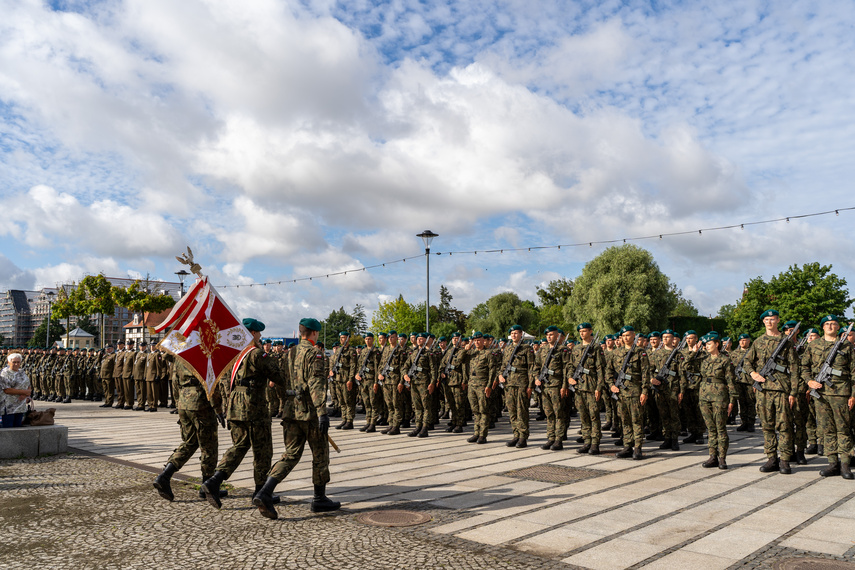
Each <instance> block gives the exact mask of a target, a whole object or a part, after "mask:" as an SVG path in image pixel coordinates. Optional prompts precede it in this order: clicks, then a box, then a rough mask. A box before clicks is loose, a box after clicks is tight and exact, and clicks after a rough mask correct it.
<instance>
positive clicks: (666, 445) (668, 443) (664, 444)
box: [659, 439, 673, 449]
mask: <svg viewBox="0 0 855 570" xmlns="http://www.w3.org/2000/svg"><path fill="white" fill-rule="evenodd" d="M672 443H673V440H672V439H666V440H665V441H663V442H662V443H661V444H660V445H659V449H671V444H672Z"/></svg>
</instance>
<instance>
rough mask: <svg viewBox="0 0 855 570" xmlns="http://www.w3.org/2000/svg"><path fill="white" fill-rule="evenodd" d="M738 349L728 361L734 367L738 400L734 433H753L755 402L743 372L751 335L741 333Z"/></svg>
mask: <svg viewBox="0 0 855 570" xmlns="http://www.w3.org/2000/svg"><path fill="white" fill-rule="evenodd" d="M737 340H738V342H739V346H738V348H736V349H735V350H733V351H732V352H731V353H730V361H731V362H732V363H733V366H734V374H735V377H736V394H737V396H736V397H737V399H738V400H739V420H740V422H739V425H738V426H737V427H736V431H747V432H749V433H753V432H754V422H755V421H756V420H757V401H756V399H755V397H754V389H753V388H752V387H751V385H752V384H753V382H751V378H749V376H748V374H747V373H746V372H745V366H744V365H745V355H746V354H748V348H749V347H750V346H751V335H750V334H746V333H742V334H740V335H739V337H737Z"/></svg>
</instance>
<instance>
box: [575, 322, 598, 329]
mask: <svg viewBox="0 0 855 570" xmlns="http://www.w3.org/2000/svg"><path fill="white" fill-rule="evenodd" d="M593 328H594V326H593V325H592V324H591V323H579V324H578V325H576V330H577V331H580V330H582V329H593Z"/></svg>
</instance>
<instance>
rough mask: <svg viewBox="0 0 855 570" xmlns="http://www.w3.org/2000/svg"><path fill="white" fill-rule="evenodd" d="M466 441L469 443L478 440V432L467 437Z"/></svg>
mask: <svg viewBox="0 0 855 570" xmlns="http://www.w3.org/2000/svg"><path fill="white" fill-rule="evenodd" d="M466 441H467V442H469V443H475V442H476V441H478V434H475V435H473V436H472V437H470V438H467V439H466Z"/></svg>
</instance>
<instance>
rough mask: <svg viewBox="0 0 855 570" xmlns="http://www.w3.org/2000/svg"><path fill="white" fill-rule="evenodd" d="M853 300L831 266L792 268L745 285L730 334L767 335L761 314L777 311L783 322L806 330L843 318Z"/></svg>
mask: <svg viewBox="0 0 855 570" xmlns="http://www.w3.org/2000/svg"><path fill="white" fill-rule="evenodd" d="M852 301H853V299H850V298H849V291H848V289H847V287H846V280H845V279H843V278H841V277H838V276H837V275H835V274H834V273H832V272H831V265H820V264H819V263H816V262H814V263H806V264H805V265H803V266H801V267H799V266H797V265H792V266H790V268H789V269H787V270H786V271H784V272H782V273H780V274H778V275H776V276H775V277H773V278H772V279H770V280H769V282H768V283H767V282H766V281H764V280H763V279H762V278H761V277H755V278H754V279H752V280H750V281H749V282H748V283H746V284H745V289H744V291H743V295H742V299H741V300H740V301H739V303H737V305H736V307H735V308H734V309H733V311H732V312H731V313H730V315H729V316H728V319H727V327H728V328H727V332H728V334H730V335H731V336H733V335H734V334H740V333H743V332H748V333H750V334H751V335H753V336H759V335H761V334H763V331H764V328H763V323H762V322H761V321H760V315H762V314H763V313H764V312H765V311H767V310H768V309H776V310H777V311H778V312H779V313H780V314H781V318H782V319H783V320H795V321H801V322H802V330H804V329H805V328H807V326H808V325H815V324H817V323H818V322H819V320H820V319H821V318H822V317H823V316H824V315H827V314H832V315H842V314H843V313H844V312H845V311H846V309H848V308H849V307H850V306H851V305H852Z"/></svg>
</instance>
